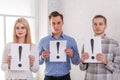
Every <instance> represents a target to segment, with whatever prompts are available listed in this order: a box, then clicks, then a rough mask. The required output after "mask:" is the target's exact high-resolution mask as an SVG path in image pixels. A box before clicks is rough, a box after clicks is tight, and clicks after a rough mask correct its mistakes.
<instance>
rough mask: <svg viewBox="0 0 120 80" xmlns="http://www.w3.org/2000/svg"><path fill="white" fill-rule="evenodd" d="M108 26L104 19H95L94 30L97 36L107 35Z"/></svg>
mask: <svg viewBox="0 0 120 80" xmlns="http://www.w3.org/2000/svg"><path fill="white" fill-rule="evenodd" d="M106 27H107V25H106V24H105V21H104V19H103V18H95V19H94V20H93V30H94V32H95V35H96V36H102V35H104V33H105V29H106Z"/></svg>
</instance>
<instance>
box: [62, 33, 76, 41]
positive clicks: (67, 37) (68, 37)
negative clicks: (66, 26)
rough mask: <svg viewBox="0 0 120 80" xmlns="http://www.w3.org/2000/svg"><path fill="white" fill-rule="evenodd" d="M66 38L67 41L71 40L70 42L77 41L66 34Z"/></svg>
mask: <svg viewBox="0 0 120 80" xmlns="http://www.w3.org/2000/svg"><path fill="white" fill-rule="evenodd" d="M64 37H65V38H66V39H69V40H75V39H74V38H73V37H71V36H68V35H65V34H64Z"/></svg>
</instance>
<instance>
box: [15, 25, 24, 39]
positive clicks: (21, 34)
mask: <svg viewBox="0 0 120 80" xmlns="http://www.w3.org/2000/svg"><path fill="white" fill-rule="evenodd" d="M16 35H17V37H18V38H25V35H26V28H25V26H24V25H23V24H22V23H17V24H16Z"/></svg>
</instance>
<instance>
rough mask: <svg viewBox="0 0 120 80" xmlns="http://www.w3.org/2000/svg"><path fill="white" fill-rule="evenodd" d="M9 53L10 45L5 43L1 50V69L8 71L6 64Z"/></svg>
mask: <svg viewBox="0 0 120 80" xmlns="http://www.w3.org/2000/svg"><path fill="white" fill-rule="evenodd" d="M9 55H10V45H8V44H7V45H6V46H5V48H4V51H3V56H2V64H1V69H2V70H3V71H8V70H9V67H10V65H8V61H7V60H8V56H9Z"/></svg>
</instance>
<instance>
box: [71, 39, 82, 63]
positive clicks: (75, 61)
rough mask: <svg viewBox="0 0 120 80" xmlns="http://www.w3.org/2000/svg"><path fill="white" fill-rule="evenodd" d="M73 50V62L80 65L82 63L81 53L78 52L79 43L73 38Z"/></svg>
mask: <svg viewBox="0 0 120 80" xmlns="http://www.w3.org/2000/svg"><path fill="white" fill-rule="evenodd" d="M72 49H73V52H74V57H73V58H72V59H71V60H72V63H73V64H75V65H78V64H79V63H80V55H79V53H78V48H77V44H76V42H75V40H74V39H73V47H72Z"/></svg>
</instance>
